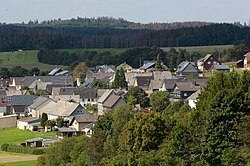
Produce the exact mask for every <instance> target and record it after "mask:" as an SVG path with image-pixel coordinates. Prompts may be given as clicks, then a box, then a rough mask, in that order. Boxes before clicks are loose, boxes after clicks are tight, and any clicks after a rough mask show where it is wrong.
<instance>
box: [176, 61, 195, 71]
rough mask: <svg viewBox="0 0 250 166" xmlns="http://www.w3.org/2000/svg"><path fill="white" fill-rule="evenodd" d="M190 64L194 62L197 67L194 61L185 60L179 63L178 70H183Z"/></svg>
mask: <svg viewBox="0 0 250 166" xmlns="http://www.w3.org/2000/svg"><path fill="white" fill-rule="evenodd" d="M189 64H192V65H193V66H194V67H196V65H195V63H194V62H188V61H183V62H181V63H180V64H179V65H178V67H177V70H176V72H182V71H183V70H185V68H186V67H187V66H188V65H189Z"/></svg>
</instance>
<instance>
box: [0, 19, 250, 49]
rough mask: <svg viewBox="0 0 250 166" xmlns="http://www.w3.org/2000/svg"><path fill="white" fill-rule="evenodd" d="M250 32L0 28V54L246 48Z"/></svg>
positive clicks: (228, 28) (215, 27) (230, 28)
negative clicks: (64, 50) (53, 51)
mask: <svg viewBox="0 0 250 166" xmlns="http://www.w3.org/2000/svg"><path fill="white" fill-rule="evenodd" d="M249 39H250V28H249V27H239V26H234V25H232V24H211V25H207V26H201V27H189V28H179V29H172V30H132V29H122V28H121V29H119V28H87V27H56V26H55V27H53V26H51V27H36V26H34V27H33V26H18V25H4V24H2V25H0V43H1V45H0V51H14V50H18V49H28V50H31V49H41V48H49V49H58V48H132V47H145V46H154V45H156V46H159V47H176V46H204V45H227V44H235V43H246V44H247V45H248V44H249V41H250V40H249Z"/></svg>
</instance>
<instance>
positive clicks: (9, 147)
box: [1, 144, 44, 155]
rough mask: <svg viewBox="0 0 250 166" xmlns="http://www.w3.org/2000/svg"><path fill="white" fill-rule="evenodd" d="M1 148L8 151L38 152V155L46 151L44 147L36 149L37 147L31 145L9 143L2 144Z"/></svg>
mask: <svg viewBox="0 0 250 166" xmlns="http://www.w3.org/2000/svg"><path fill="white" fill-rule="evenodd" d="M1 150H2V151H6V152H15V153H24V154H36V155H40V154H43V153H44V150H43V149H36V148H31V147H23V146H17V145H9V144H3V145H2V146H1Z"/></svg>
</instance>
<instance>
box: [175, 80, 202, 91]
mask: <svg viewBox="0 0 250 166" xmlns="http://www.w3.org/2000/svg"><path fill="white" fill-rule="evenodd" d="M175 84H176V86H177V88H178V89H179V90H180V91H186V92H195V91H197V90H198V88H197V87H195V86H194V84H193V83H192V82H176V83H175Z"/></svg>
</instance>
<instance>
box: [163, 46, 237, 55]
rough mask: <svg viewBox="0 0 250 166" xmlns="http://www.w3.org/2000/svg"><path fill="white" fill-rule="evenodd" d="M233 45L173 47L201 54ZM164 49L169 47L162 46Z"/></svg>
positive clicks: (167, 49) (225, 48)
mask: <svg viewBox="0 0 250 166" xmlns="http://www.w3.org/2000/svg"><path fill="white" fill-rule="evenodd" d="M232 47H233V45H218V46H194V47H174V48H175V49H176V50H179V49H186V50H187V51H188V52H191V53H192V52H198V53H200V54H201V55H202V56H204V55H206V54H208V53H213V52H216V51H218V52H222V51H224V50H227V49H228V48H232ZM162 49H163V50H164V51H169V50H170V49H171V47H163V48H162Z"/></svg>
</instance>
